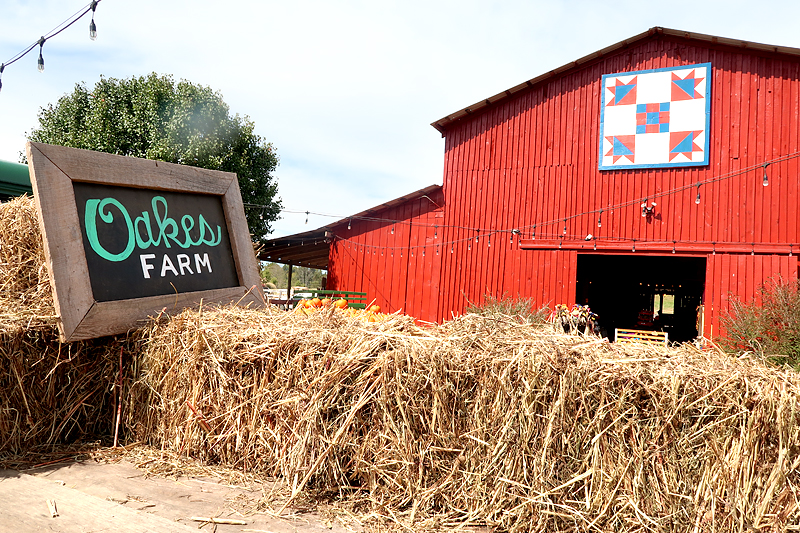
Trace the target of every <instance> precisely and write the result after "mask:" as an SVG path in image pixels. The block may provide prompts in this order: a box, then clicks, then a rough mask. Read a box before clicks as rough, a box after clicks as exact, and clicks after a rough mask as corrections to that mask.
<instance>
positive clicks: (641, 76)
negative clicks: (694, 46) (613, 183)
mask: <svg viewBox="0 0 800 533" xmlns="http://www.w3.org/2000/svg"><path fill="white" fill-rule="evenodd" d="M711 73H712V70H711V63H698V64H693V65H681V66H675V67H665V68H658V69H650V70H638V71H632V72H617V73H614V74H605V75H603V77H602V82H601V83H602V86H601V87H602V89H601V100H600V101H601V105H600V154H599V169H600V170H625V169H635V168H673V167H689V166H703V165H708V163H709V146H710V143H709V126H710V118H711V98H710V96H711Z"/></svg>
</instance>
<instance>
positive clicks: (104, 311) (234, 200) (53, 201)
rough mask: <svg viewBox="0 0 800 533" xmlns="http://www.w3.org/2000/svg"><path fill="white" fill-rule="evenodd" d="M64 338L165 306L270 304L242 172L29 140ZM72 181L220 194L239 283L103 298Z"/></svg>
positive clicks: (124, 325) (129, 322) (112, 327)
mask: <svg viewBox="0 0 800 533" xmlns="http://www.w3.org/2000/svg"><path fill="white" fill-rule="evenodd" d="M26 152H27V156H28V164H29V167H30V175H31V184H32V185H33V194H34V199H35V201H36V208H37V211H38V216H39V227H40V228H41V231H42V237H43V240H44V252H45V258H46V262H47V268H48V271H49V274H50V285H51V287H52V290H53V300H54V303H55V308H56V313H57V314H58V317H59V322H58V327H59V332H60V334H61V340H62V341H66V342H72V341H76V340H83V339H90V338H95V337H102V336H105V335H115V334H119V333H124V332H126V331H128V330H130V329H132V328H135V327H137V326H141V325H143V324H144V322H145V321H146V320H147V318H148V317H150V316H155V315H157V314H159V313H160V312H162V311H164V310H166V312H175V311H180V310H182V309H184V308H187V307H194V306H198V305H199V304H200V302H201V300H202V302H203V305H205V304H206V303H208V304H224V303H231V302H234V303H235V302H238V303H239V305H248V304H249V305H251V306H259V307H260V306H263V305H264V299H263V291H262V290H261V279H260V276H259V272H258V263H257V261H256V256H255V252H254V250H253V244H252V242H251V239H250V234H249V231H248V227H247V219H246V218H245V215H244V207H243V204H242V197H241V193H240V191H239V181H238V179H237V177H236V174H233V173H230V172H221V171H216V170H207V169H201V168H195V167H189V166H184V165H177V164H173V163H165V162H162V161H151V160H148V159H138V158H134V157H125V156H118V155H112V154H105V153H100V152H92V151H88V150H78V149H75V148H65V147H63V146H54V145H49V144H41V143H31V142H29V143H28V144H27V146H26ZM73 181H77V182H84V183H91V184H101V185H111V186H119V187H129V188H137V189H147V190H153V191H171V192H176V193H195V194H196V193H200V194H210V195H215V196H219V197H220V199H221V202H222V207H223V212H224V215H225V223H226V224H227V230H228V236H229V239H230V245H231V252H232V254H233V260H234V263H235V267H236V274H237V276H238V280H239V286H236V287H229V288H223V289H213V290H203V291H194V292H185V293H176V294H170V295H160V296H149V297H144V298H133V299H126V300H114V301H96V300H95V298H94V296H93V293H92V287H91V282H90V277H89V269H88V265H87V260H86V251H85V249H84V244H83V235H82V233H81V229H80V228H81V225H80V219H79V215H78V210H77V205H76V200H75V193H74V190H73Z"/></svg>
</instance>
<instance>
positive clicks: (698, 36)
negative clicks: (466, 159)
mask: <svg viewBox="0 0 800 533" xmlns="http://www.w3.org/2000/svg"><path fill="white" fill-rule="evenodd" d="M656 35H669V36H672V37H680V38H682V39H690V40H693V41H701V42H704V43H706V44H711V45H725V46H732V47H736V48H740V49H742V50H752V51H757V52H766V53H772V54H783V55H791V56H800V49H798V48H790V47H788V46H773V45H768V44H761V43H753V42H750V41H740V40H737V39H727V38H725V37H717V36H714V35H705V34H702V33H692V32H688V31H681V30H671V29H669V28H662V27H660V26H656V27H653V28H650V29H649V30H647V31H646V32H644V33H640V34H639V35H635V36H633V37H631V38H629V39H625V40H624V41H620V42H618V43H616V44H612V45H611V46H608V47H606V48H603V49H602V50H598V51H597V52H594V53H591V54H589V55H588V56H584V57H582V58H580V59H578V60H575V61H573V62H572V63H567V64H566V65H563V66H561V67H558V68H557V69H554V70H551V71H550V72H546V73H545V74H542V75H541V76H537V77H536V78H533V79H530V80H528V81H526V82H523V83H520V84H519V85H517V86H515V87H512V88H510V89H508V90H506V91H503V92H501V93H499V94H496V95H494V96H491V97H489V98H487V99H485V100H481V101H480V102H477V103H475V104H473V105H471V106H469V107H465V108H464V109H461V110H459V111H456V112H455V113H452V114H450V115H447V116H446V117H444V118H441V119H439V120H437V121H436V122H433V123H432V124H431V126H433V127H434V128H436V129H437V130H438V131H439V133H441V134H442V137H444V136H445V132H446V131H447V128H448V127H449V126H450V125H451V124H452V123H453V122H456V121H458V120H460V119H462V118H464V117H466V116H467V115H472V114H475V113H477V112H479V111H482V110H484V108H487V107H489V106H492V105H494V104H496V103H498V102H501V101H503V100H506V99H507V98H510V97H512V96H514V95H515V94H516V93H518V92H520V91H524V90H525V89H527V88H529V87H533V86H534V85H537V84H539V83H541V82H543V81H546V80H548V79H550V78H552V77H554V76H557V75H558V74H561V73H563V72H566V71H568V70H570V69H573V68H576V67H579V66H581V65H583V64H585V63H589V62H592V61H595V60H597V59H600V58H602V57H604V56H607V55H608V54H611V53H613V52H616V51H618V50H621V49H623V48H626V47H628V46H630V45H632V44H634V43H636V42H638V41H641V40H643V39H647V38H648V37H653V36H656Z"/></svg>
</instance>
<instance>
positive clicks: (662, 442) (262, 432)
mask: <svg viewBox="0 0 800 533" xmlns="http://www.w3.org/2000/svg"><path fill="white" fill-rule="evenodd" d="M141 365H142V369H143V375H142V379H141V381H140V382H139V383H138V384H137V385H136V387H135V390H134V395H133V401H132V405H131V406H130V408H129V410H128V413H129V415H130V418H129V424H130V425H131V426H132V427H135V429H136V431H135V434H136V435H137V436H138V438H142V439H149V440H150V442H151V443H152V444H153V445H157V446H166V447H169V448H172V449H174V450H180V451H182V452H184V453H189V454H191V455H194V456H197V457H200V458H202V459H204V460H206V461H212V462H221V463H225V464H229V465H235V466H237V467H239V468H242V469H246V470H251V471H258V472H262V473H269V474H274V475H279V476H282V477H283V478H284V479H285V480H286V481H287V483H288V484H289V485H290V486H291V487H292V488H293V489H294V491H295V492H299V491H300V490H302V489H308V490H311V491H312V492H315V493H318V494H327V495H341V494H343V493H349V494H351V495H352V497H354V498H361V499H362V500H361V501H362V502H363V503H364V504H365V505H366V507H368V508H369V509H371V510H373V511H376V512H378V513H379V514H381V515H383V516H389V517H395V518H397V519H398V520H400V521H404V522H406V523H413V522H415V521H417V522H418V521H419V520H423V519H425V518H430V517H432V516H437V517H438V519H439V520H444V523H445V524H447V523H450V524H463V523H465V522H466V523H482V522H488V523H489V524H492V525H496V526H499V527H500V528H502V529H504V530H510V531H530V530H535V531H566V530H578V531H617V532H618V531H639V530H642V529H648V528H652V529H654V530H659V531H689V530H692V529H694V528H697V529H696V530H698V531H731V530H743V529H744V530H746V529H747V528H754V529H758V528H774V530H776V531H783V530H786V527H788V526H789V525H791V524H797V523H798V520H800V470H798V467H799V466H800V454H798V451H800V449H798V447H800V431H799V429H798V428H800V426H798V421H799V420H798V416H799V415H798V409H797V406H798V399H800V379H798V376H797V374H795V373H794V372H792V371H786V372H784V371H780V370H776V369H773V368H770V367H768V366H766V365H765V364H763V363H762V362H761V361H756V360H752V359H750V358H746V357H745V358H734V357H731V356H728V355H725V354H721V353H719V352H715V351H711V352H707V351H700V350H697V349H695V348H693V347H691V346H685V347H681V348H678V349H669V350H666V349H656V348H646V347H636V346H632V345H626V346H612V345H609V344H607V343H605V342H601V341H599V340H597V341H587V340H586V338H582V337H570V336H565V335H554V334H551V333H549V332H546V331H543V330H541V329H536V328H533V327H530V326H527V325H523V324H520V323H519V322H517V321H515V320H514V319H513V318H511V317H508V318H506V319H486V318H482V317H478V316H476V315H467V316H464V317H462V318H459V319H457V320H454V321H452V322H450V323H448V324H445V325H444V326H441V327H430V328H420V327H417V326H415V325H414V323H413V322H412V321H411V320H410V319H407V318H405V317H395V318H394V319H393V320H390V321H387V322H383V323H380V324H365V323H362V322H360V321H354V320H348V319H346V318H344V317H342V316H341V314H337V313H334V312H330V313H328V314H325V313H318V314H315V315H313V316H310V317H307V316H302V315H297V314H291V313H280V312H276V311H268V312H265V313H264V312H259V311H251V310H241V309H224V310H220V311H203V312H201V313H198V312H190V311H187V312H184V313H183V314H181V315H180V316H178V317H176V318H174V319H172V320H169V321H166V322H164V323H161V324H156V325H153V326H152V327H151V328H150V329H149V330H148V331H147V332H146V349H145V351H144V353H143V354H142V360H141ZM135 410H136V411H135ZM765 530H766V529H765Z"/></svg>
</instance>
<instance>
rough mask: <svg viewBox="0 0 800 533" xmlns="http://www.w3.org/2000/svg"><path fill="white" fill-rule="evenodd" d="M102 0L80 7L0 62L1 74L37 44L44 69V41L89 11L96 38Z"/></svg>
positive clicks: (0, 84) (39, 67) (39, 61)
mask: <svg viewBox="0 0 800 533" xmlns="http://www.w3.org/2000/svg"><path fill="white" fill-rule="evenodd" d="M101 1H102V0H92V2H91V3H89V4H87V5H85V6H84V7H82V8H80V9H79V10H78V11H76V12H75V13H74V14H72V15H71V16H69V17H68V18H67V19H66V20H64V21H63V22H62V23H61V24H59V25H58V26H56V27H55V28H53V29H52V30H50V31H49V32H47V33H45V34H44V35H42V36H41V37H40V38H39V39H37V40H36V42H34V43H33V44H31V45H30V46H28V47H27V48H25V49H24V50H22V51H21V52H19V53H18V54H17V55H15V56H13V57H11V58H10V59H8V60H6V61H4V62H3V63H0V75H2V73H3V70H4V69H5V67H8V66H10V65H13V64H14V63H16V62H17V61H19V60H20V59H22V58H23V57H25V56H26V55H28V54H29V53H30V52H31V51H32V50H33V49H34V48H36V47H37V46H38V47H39V58H38V60H37V68H38V69H39V72H42V71H44V55H43V53H42V51H43V47H44V43H45V42H46V41H49V40H50V39H52V38H53V37H55V36H56V35H58V34H59V33H61V32H62V31H64V30H66V29H67V28H69V27H70V26H72V25H73V24H75V23H76V22H78V21H79V20H80V19H81V18H83V16H84V15H86V14H87V13H88V12H89V11H91V12H92V22H91V23H90V24H89V37H90V38H92V33H94V38H92V40H94V39H95V38H97V25H96V24H95V23H94V12H95V10H96V9H97V4H99V3H100V2H101ZM2 87H3V85H2V82H0V89H2Z"/></svg>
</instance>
